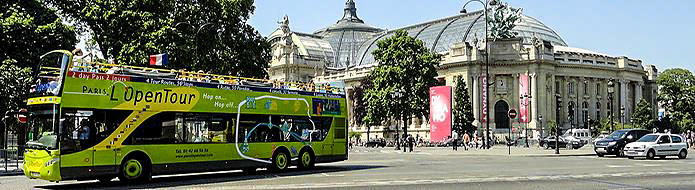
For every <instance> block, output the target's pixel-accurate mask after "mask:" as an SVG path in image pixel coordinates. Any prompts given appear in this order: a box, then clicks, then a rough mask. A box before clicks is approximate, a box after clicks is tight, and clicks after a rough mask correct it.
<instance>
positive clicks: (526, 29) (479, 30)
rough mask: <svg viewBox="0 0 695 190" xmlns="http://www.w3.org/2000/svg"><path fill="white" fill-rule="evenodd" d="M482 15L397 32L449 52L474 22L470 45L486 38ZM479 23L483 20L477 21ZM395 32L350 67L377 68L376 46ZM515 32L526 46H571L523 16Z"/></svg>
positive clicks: (365, 48)
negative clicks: (536, 40) (540, 42)
mask: <svg viewBox="0 0 695 190" xmlns="http://www.w3.org/2000/svg"><path fill="white" fill-rule="evenodd" d="M482 13H483V12H482V11H476V12H472V13H468V14H459V15H456V16H452V17H447V18H443V19H439V20H434V21H430V22H426V23H421V24H416V25H412V26H407V27H403V28H399V29H397V30H405V31H407V32H408V34H409V35H410V36H413V37H415V38H417V39H419V40H422V41H423V42H424V43H425V45H426V47H428V48H430V49H431V50H434V51H435V52H446V51H449V49H450V48H451V47H452V46H453V45H454V44H455V43H460V42H462V41H463V38H464V34H465V33H466V30H467V29H468V27H469V26H470V24H471V23H472V22H475V24H473V27H472V28H471V31H470V34H468V37H467V39H466V41H467V42H472V41H473V39H474V36H478V38H482V37H483V36H485V21H484V18H482V17H483V14H482ZM476 19H479V20H478V21H476ZM394 31H395V30H392V31H386V32H381V33H380V34H378V35H375V36H374V37H373V38H371V39H369V40H367V41H365V42H364V43H363V44H362V46H361V47H360V49H359V51H358V53H357V56H356V57H355V60H354V61H352V62H351V64H350V65H349V66H348V67H355V66H366V65H371V64H374V62H375V61H374V57H372V54H371V52H372V51H374V49H376V48H377V47H376V42H377V41H379V40H380V39H383V38H388V37H390V36H392V35H393V33H394ZM514 31H516V32H518V35H517V37H520V38H522V40H523V41H524V43H531V41H532V40H533V38H534V36H538V37H539V38H541V39H542V40H546V41H550V42H551V43H552V44H553V45H560V46H567V43H565V41H564V40H563V39H562V37H560V35H558V34H557V33H556V32H555V31H553V30H552V29H551V28H549V27H548V26H546V25H545V24H543V23H541V22H540V21H538V20H536V19H535V18H532V17H530V16H527V15H522V18H521V22H520V23H518V24H517V26H516V27H515V28H514Z"/></svg>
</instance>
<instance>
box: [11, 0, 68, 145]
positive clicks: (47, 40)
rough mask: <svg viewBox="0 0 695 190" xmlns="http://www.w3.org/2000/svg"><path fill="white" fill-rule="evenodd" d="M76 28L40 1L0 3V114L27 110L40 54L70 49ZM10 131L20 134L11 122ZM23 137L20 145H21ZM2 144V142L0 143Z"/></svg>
mask: <svg viewBox="0 0 695 190" xmlns="http://www.w3.org/2000/svg"><path fill="white" fill-rule="evenodd" d="M76 43H77V37H76V32H75V28H74V27H72V26H69V25H67V24H64V23H63V20H62V19H61V18H60V17H59V16H58V15H57V12H56V11H55V10H54V9H51V8H49V6H47V5H46V4H45V3H44V1H39V0H3V1H0V100H1V101H0V113H2V114H3V115H4V114H5V113H7V111H17V110H19V109H21V108H26V103H25V101H26V99H27V96H26V95H27V94H28V93H29V89H30V88H31V84H32V81H33V80H32V77H31V73H32V72H31V68H32V67H35V66H36V65H37V64H38V63H39V60H40V59H39V58H40V56H41V55H42V54H44V53H47V52H49V51H51V50H54V49H72V48H73V47H74V45H75V44H76ZM8 127H9V128H10V131H15V133H18V134H23V132H22V131H19V130H22V129H24V128H23V127H20V125H19V124H18V123H16V122H15V120H14V119H10V120H8ZM23 137H24V136H22V135H20V136H19V138H20V139H19V142H20V143H21V142H23ZM0 141H3V142H4V139H0Z"/></svg>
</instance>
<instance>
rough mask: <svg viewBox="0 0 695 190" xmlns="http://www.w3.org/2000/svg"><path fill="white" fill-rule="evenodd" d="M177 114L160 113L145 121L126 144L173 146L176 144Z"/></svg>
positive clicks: (129, 137)
mask: <svg viewBox="0 0 695 190" xmlns="http://www.w3.org/2000/svg"><path fill="white" fill-rule="evenodd" d="M175 118H176V117H175V114H174V113H169V112H164V113H158V114H155V115H154V116H151V117H150V118H148V119H147V120H145V121H144V122H143V123H142V124H140V126H137V128H135V131H133V133H131V134H130V136H128V138H127V139H126V140H125V141H124V142H123V143H124V144H173V143H175V141H176V139H175V134H174V133H175V131H176V130H175Z"/></svg>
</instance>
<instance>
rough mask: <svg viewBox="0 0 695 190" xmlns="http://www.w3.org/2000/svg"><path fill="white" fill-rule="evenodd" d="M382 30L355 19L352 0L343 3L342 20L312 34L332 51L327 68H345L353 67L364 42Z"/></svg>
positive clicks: (355, 12)
mask: <svg viewBox="0 0 695 190" xmlns="http://www.w3.org/2000/svg"><path fill="white" fill-rule="evenodd" d="M382 31H383V30H382V29H379V28H376V27H372V26H369V25H367V24H365V23H364V21H362V19H360V18H359V17H357V8H355V2H354V1H353V0H347V1H346V2H345V9H344V14H343V18H341V19H340V20H338V22H336V23H335V24H334V25H331V26H329V27H327V28H323V29H320V30H318V31H316V32H314V34H315V35H317V36H321V37H323V39H324V40H326V41H328V42H329V43H330V44H331V47H332V48H333V50H334V52H335V53H334V55H335V56H334V57H333V60H331V61H330V62H329V64H328V65H327V67H329V68H345V67H347V66H349V65H353V64H352V63H354V62H355V59H356V57H357V55H358V52H359V49H360V47H362V46H363V44H364V42H366V41H367V40H369V39H371V38H373V37H374V36H375V35H376V34H378V33H380V32H382Z"/></svg>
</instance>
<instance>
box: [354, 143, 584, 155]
mask: <svg viewBox="0 0 695 190" xmlns="http://www.w3.org/2000/svg"><path fill="white" fill-rule="evenodd" d="M510 149H511V151H510ZM510 149H508V148H507V146H504V145H497V146H493V147H491V148H490V149H471V148H469V149H468V151H466V150H465V149H464V148H463V147H459V148H458V151H454V150H452V148H451V147H415V148H414V149H413V152H414V153H428V154H437V155H461V156H515V157H565V156H593V155H596V154H595V153H594V150H593V147H592V146H591V145H588V146H584V147H582V148H580V149H573V150H568V149H565V148H560V154H555V149H543V148H540V147H533V146H532V147H530V148H524V147H523V146H519V147H511V148H510ZM378 151H385V152H390V151H394V152H401V153H402V152H403V150H400V151H397V150H394V147H385V148H365V147H355V148H354V149H353V150H350V152H378ZM510 152H511V154H510Z"/></svg>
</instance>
